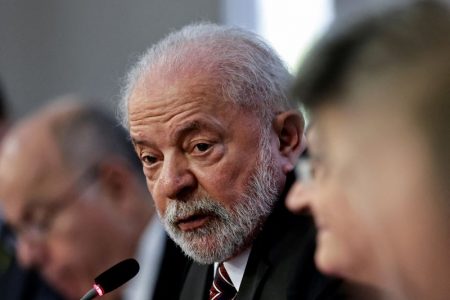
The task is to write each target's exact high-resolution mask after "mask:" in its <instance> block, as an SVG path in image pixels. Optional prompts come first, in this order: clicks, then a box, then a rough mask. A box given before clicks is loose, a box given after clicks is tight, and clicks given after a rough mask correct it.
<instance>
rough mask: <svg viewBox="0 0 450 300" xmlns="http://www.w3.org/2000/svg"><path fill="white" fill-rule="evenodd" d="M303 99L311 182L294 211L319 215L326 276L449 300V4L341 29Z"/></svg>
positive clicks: (317, 61)
mask: <svg viewBox="0 0 450 300" xmlns="http://www.w3.org/2000/svg"><path fill="white" fill-rule="evenodd" d="M296 95H297V96H299V97H300V98H301V99H302V101H303V103H304V104H305V105H306V106H307V108H309V109H310V111H311V113H312V115H311V128H310V132H309V142H310V149H309V150H310V154H311V155H310V156H311V157H310V159H309V167H311V173H309V174H310V175H312V178H311V180H310V182H306V180H305V179H306V177H307V176H303V179H304V180H303V182H300V183H296V184H295V186H294V188H293V190H292V191H291V193H290V196H289V200H288V205H289V207H290V208H291V209H293V210H296V211H298V210H302V209H303V208H304V207H305V206H309V207H310V208H311V209H312V211H313V213H314V215H315V219H316V223H317V225H318V227H319V235H318V249H317V252H316V262H317V264H318V266H319V268H320V269H321V270H322V271H324V272H326V273H329V274H334V275H339V276H343V277H345V278H348V279H351V280H354V281H358V282H362V283H366V284H370V285H373V286H376V287H378V288H380V289H382V290H384V291H385V292H386V296H387V297H389V298H393V299H448V297H449V295H450V279H449V278H450V271H449V270H450V256H449V249H450V238H449V237H450V218H449V217H450V202H449V199H450V190H449V185H448V178H449V176H450V160H449V154H450V143H449V141H450V139H449V136H450V135H449V133H450V132H449V128H450V123H449V121H450V10H449V7H448V5H447V4H442V3H439V2H435V1H418V2H414V3H412V4H409V5H405V6H400V7H398V8H391V9H389V10H387V11H385V12H382V13H380V14H376V15H372V16H365V17H364V18H362V19H361V20H360V21H358V22H356V23H354V24H344V25H342V27H338V28H335V29H334V30H333V31H331V32H330V33H328V35H326V36H325V37H324V38H323V39H322V40H321V41H320V42H319V43H318V45H317V46H316V47H315V48H313V49H312V50H311V54H310V56H308V57H307V58H306V61H305V64H304V65H303V66H302V68H301V70H300V72H299V75H298V79H297V87H296ZM306 164H307V163H305V161H304V162H300V165H299V167H300V166H301V165H303V167H305V166H306ZM301 173H302V172H301ZM303 174H305V172H303ZM307 174H308V173H307V172H306V175H307Z"/></svg>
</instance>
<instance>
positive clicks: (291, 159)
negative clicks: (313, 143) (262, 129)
mask: <svg viewBox="0 0 450 300" xmlns="http://www.w3.org/2000/svg"><path fill="white" fill-rule="evenodd" d="M273 128H274V130H275V133H276V135H277V137H278V141H279V148H278V152H279V154H280V156H281V158H282V170H283V172H284V173H288V172H290V171H292V170H293V169H294V167H295V163H296V162H297V160H298V157H299V156H300V153H301V152H302V151H303V150H304V145H305V142H304V141H303V139H304V135H303V129H304V121H303V118H302V117H301V115H299V113H298V111H296V110H290V111H285V112H281V113H279V114H278V115H276V116H275V119H274V121H273Z"/></svg>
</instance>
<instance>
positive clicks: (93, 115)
mask: <svg viewBox="0 0 450 300" xmlns="http://www.w3.org/2000/svg"><path fill="white" fill-rule="evenodd" d="M78 102H81V100H80V99H75V98H74V99H64V100H61V101H58V102H55V103H51V104H50V105H48V106H47V107H45V108H43V109H42V110H40V111H39V112H37V113H35V114H34V115H32V116H30V117H28V118H26V119H24V120H22V121H20V122H19V123H18V124H17V125H16V126H14V127H13V128H12V129H11V130H10V131H9V132H8V134H7V136H6V137H5V140H4V143H3V145H2V148H1V151H0V199H1V205H2V208H3V211H4V215H5V219H6V222H7V223H8V225H9V227H10V228H11V229H12V231H13V232H14V234H15V236H16V239H17V240H16V247H17V255H18V259H19V262H20V263H21V264H22V265H23V266H25V267H27V268H34V269H37V270H38V271H39V272H40V273H41V274H42V275H43V276H44V277H45V278H46V279H47V280H48V282H49V283H50V284H51V285H52V286H54V287H55V288H56V289H57V290H58V291H60V292H61V294H62V295H63V296H64V297H65V298H66V299H79V298H80V297H81V296H82V295H83V294H84V293H85V292H87V291H88V290H89V289H90V288H91V287H92V283H93V279H94V278H95V277H96V276H97V275H98V274H99V273H101V272H103V271H104V270H106V269H107V268H109V267H110V266H112V265H113V264H115V263H117V262H119V261H121V260H123V259H125V258H128V257H135V258H136V259H137V260H138V261H139V263H140V265H141V270H140V273H139V274H138V276H137V278H135V279H133V281H132V282H131V283H130V284H129V285H127V286H126V287H125V288H124V289H121V290H118V291H117V292H113V293H111V294H109V295H106V296H104V298H106V299H120V298H122V299H133V300H135V299H141V300H144V299H152V297H153V298H154V299H176V298H177V296H178V295H177V292H178V290H179V288H177V285H178V284H179V281H178V278H179V277H177V276H176V274H175V275H174V274H170V275H169V274H167V271H165V269H167V268H172V269H174V270H180V272H179V273H182V269H183V263H184V257H183V256H182V254H181V252H178V250H177V249H176V248H175V246H174V245H173V244H171V242H170V241H169V240H167V239H166V236H165V234H164V230H163V228H162V226H161V225H160V224H159V222H158V220H157V219H155V218H153V213H154V208H153V205H152V202H151V198H150V197H149V195H148V193H147V191H146V187H145V181H144V180H143V176H142V175H141V164H140V162H139V161H138V160H137V159H136V158H135V155H134V152H133V148H132V147H131V144H130V143H129V140H128V139H127V134H126V132H125V131H124V130H122V129H121V128H120V127H118V126H116V124H115V122H114V121H113V119H111V118H109V117H108V116H107V115H105V114H104V113H102V112H101V111H99V110H97V109H94V108H90V107H88V106H85V105H82V104H79V103H78ZM160 270H161V272H160ZM159 274H161V276H158V275H159ZM180 278H181V277H180ZM169 280H171V281H170V283H171V285H169Z"/></svg>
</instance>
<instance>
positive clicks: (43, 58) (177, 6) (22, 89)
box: [0, 0, 219, 117]
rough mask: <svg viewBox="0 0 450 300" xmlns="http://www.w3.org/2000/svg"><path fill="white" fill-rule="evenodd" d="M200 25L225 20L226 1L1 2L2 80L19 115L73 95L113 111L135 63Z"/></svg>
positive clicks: (13, 109) (13, 0) (11, 0)
mask: <svg viewBox="0 0 450 300" xmlns="http://www.w3.org/2000/svg"><path fill="white" fill-rule="evenodd" d="M200 20H208V21H213V22H217V21H219V1H214V0H213V1H211V0H126V1H124V0H76V1H73V0H39V1H27V0H0V79H1V81H2V85H3V87H4V89H5V91H6V94H7V96H8V99H9V102H10V103H9V106H10V109H11V110H12V115H13V117H18V116H22V115H24V114H26V113H28V112H30V111H32V110H33V109H35V108H37V107H38V106H40V105H42V104H43V103H45V102H47V101H49V100H50V99H52V98H54V97H55V96H59V95H61V94H66V93H78V94H80V93H81V94H83V95H85V96H92V97H95V98H97V100H96V101H99V102H100V103H101V104H102V105H103V106H104V107H105V108H107V109H109V110H113V109H114V107H115V103H114V100H115V99H116V98H117V95H118V92H119V85H120V77H121V76H123V75H124V72H125V70H126V69H127V66H128V65H129V64H130V62H131V61H132V60H133V58H134V57H136V56H137V55H138V54H140V53H141V52H142V51H143V50H145V49H146V48H147V47H148V46H150V45H151V44H152V43H154V42H156V41H157V40H159V39H160V38H162V37H163V36H165V35H166V34H167V33H168V32H169V31H170V30H172V29H177V28H180V27H181V26H183V25H185V24H187V23H190V22H192V21H200Z"/></svg>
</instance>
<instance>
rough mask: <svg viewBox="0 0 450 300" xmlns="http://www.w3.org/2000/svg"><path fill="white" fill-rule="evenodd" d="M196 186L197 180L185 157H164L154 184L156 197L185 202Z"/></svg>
mask: <svg viewBox="0 0 450 300" xmlns="http://www.w3.org/2000/svg"><path fill="white" fill-rule="evenodd" d="M196 185H197V180H196V178H195V175H194V173H193V172H192V170H191V169H190V168H189V161H188V160H187V159H186V158H185V157H183V156H182V155H180V156H175V155H174V156H171V157H166V159H165V160H164V164H163V167H162V170H161V173H160V175H159V178H158V182H157V184H156V193H157V194H158V195H160V196H162V197H164V199H172V200H180V201H186V200H187V197H188V196H189V195H190V194H191V193H192V192H193V191H194V189H195V188H196Z"/></svg>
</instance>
